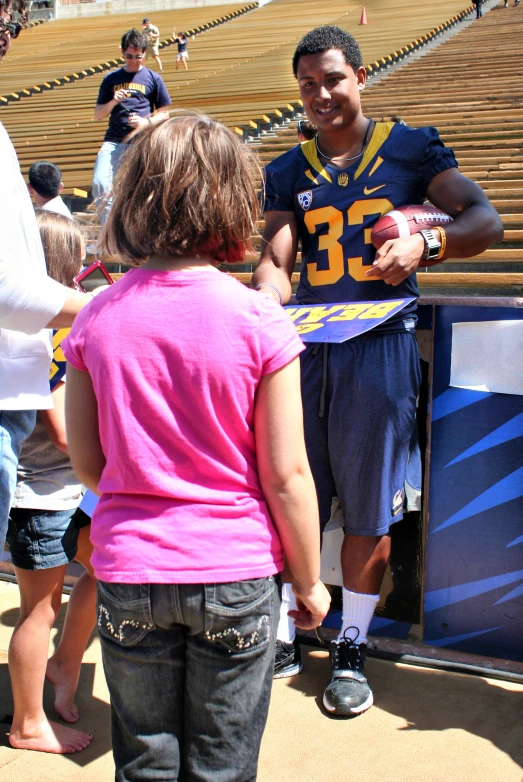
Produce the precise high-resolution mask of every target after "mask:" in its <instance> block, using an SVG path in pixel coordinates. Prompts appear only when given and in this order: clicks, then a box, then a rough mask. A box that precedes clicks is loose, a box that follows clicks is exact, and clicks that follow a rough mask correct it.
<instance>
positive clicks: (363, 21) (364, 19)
mask: <svg viewBox="0 0 523 782" xmlns="http://www.w3.org/2000/svg"><path fill="white" fill-rule="evenodd" d="M360 24H367V12H366V10H365V6H363V10H362V12H361V19H360Z"/></svg>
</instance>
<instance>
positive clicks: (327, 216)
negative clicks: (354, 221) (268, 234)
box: [305, 206, 345, 285]
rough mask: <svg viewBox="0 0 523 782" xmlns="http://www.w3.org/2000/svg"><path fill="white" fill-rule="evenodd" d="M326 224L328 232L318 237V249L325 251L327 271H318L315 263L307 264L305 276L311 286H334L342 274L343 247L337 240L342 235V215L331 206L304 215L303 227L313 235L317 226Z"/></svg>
mask: <svg viewBox="0 0 523 782" xmlns="http://www.w3.org/2000/svg"><path fill="white" fill-rule="evenodd" d="M322 223H327V225H328V226H329V230H328V232H327V233H326V234H323V235H322V236H320V237H319V243H318V249H319V250H327V257H328V259H329V268H328V269H318V264H317V263H309V264H307V276H308V278H309V282H310V284H311V285H334V283H335V282H338V280H341V278H342V277H343V274H344V271H345V270H344V268H343V247H342V246H341V244H340V242H339V239H341V237H342V235H343V213H342V212H340V210H339V209H335V208H334V207H333V206H324V207H322V208H321V209H313V210H312V212H306V213H305V225H306V226H307V229H308V231H309V233H310V234H313V233H314V232H315V230H316V227H317V226H318V225H321V224H322Z"/></svg>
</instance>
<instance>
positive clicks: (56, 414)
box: [40, 381, 69, 454]
mask: <svg viewBox="0 0 523 782" xmlns="http://www.w3.org/2000/svg"><path fill="white" fill-rule="evenodd" d="M52 394H53V404H54V408H53V409H52V410H40V416H41V418H42V423H43V425H44V426H45V428H46V431H47V434H48V435H49V439H50V440H51V442H52V444H53V445H54V447H55V448H58V450H59V451H63V452H64V453H67V454H68V453H69V449H68V447H67V437H66V434H65V383H64V382H63V381H61V382H59V383H57V384H56V386H55V387H54V388H53V392H52Z"/></svg>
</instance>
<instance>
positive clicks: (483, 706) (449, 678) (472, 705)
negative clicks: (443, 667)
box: [289, 646, 523, 768]
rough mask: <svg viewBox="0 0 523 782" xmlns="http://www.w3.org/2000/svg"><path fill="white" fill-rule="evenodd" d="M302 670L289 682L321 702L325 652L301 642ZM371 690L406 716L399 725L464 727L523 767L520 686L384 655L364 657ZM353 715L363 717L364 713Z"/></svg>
mask: <svg viewBox="0 0 523 782" xmlns="http://www.w3.org/2000/svg"><path fill="white" fill-rule="evenodd" d="M302 652H303V653H304V670H303V672H302V673H301V674H300V676H294V677H293V678H292V679H290V680H289V686H291V687H293V688H294V689H296V690H298V691H300V692H302V693H303V694H304V695H306V696H307V697H309V698H314V700H315V702H316V705H317V707H318V709H320V710H321V711H322V712H323V713H324V714H325V717H326V718H328V719H334V720H340V719H343V718H340V717H333V716H332V715H329V714H327V713H326V712H325V710H324V708H323V703H322V701H323V690H324V688H325V685H326V684H327V681H328V679H329V662H328V657H327V655H326V653H325V652H318V650H317V649H313V648H312V647H306V646H302ZM367 674H368V677H369V682H370V683H371V686H372V689H373V692H374V708H377V709H382V710H383V711H386V712H389V713H390V714H393V715H395V716H397V717H400V718H402V719H403V720H405V723H406V724H405V725H404V726H403V727H401V728H399V730H417V731H443V730H463V731H466V732H468V733H471V734H474V735H476V736H479V737H480V738H482V739H485V740H486V741H489V742H491V743H492V745H493V746H495V747H497V748H498V749H499V750H501V751H502V752H505V753H506V754H507V755H508V756H509V757H510V758H512V760H513V761H514V762H515V763H517V764H518V765H519V766H520V767H521V768H523V741H522V739H521V737H522V733H523V692H521V690H519V691H517V692H516V691H513V690H510V689H505V688H504V687H503V686H502V683H501V682H500V683H499V685H498V684H497V683H495V682H493V681H492V680H491V681H486V680H485V679H481V678H480V677H478V676H470V675H464V674H455V673H446V672H444V671H435V670H431V669H430V670H429V669H424V668H416V667H414V666H404V665H395V664H394V663H391V662H386V661H384V660H373V659H370V660H368V661H367ZM355 719H365V715H361V716H360V717H356V718H355Z"/></svg>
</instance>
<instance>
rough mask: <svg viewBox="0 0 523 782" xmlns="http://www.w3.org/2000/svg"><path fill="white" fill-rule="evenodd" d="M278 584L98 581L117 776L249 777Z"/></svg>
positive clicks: (262, 714) (261, 720)
mask: <svg viewBox="0 0 523 782" xmlns="http://www.w3.org/2000/svg"><path fill="white" fill-rule="evenodd" d="M279 587H280V580H279V577H273V576H270V577H268V578H259V579H252V580H247V581H235V582H231V583H226V584H116V583H106V582H98V630H99V633H100V641H101V645H102V657H103V664H104V671H105V677H106V680H107V685H108V687H109V692H110V695H111V721H112V744H113V754H114V761H115V765H116V777H115V778H116V780H117V782H157V780H160V779H165V780H176V779H180V780H182V779H183V780H184V782H201V780H211V779H212V781H213V782H254V780H256V775H257V765H258V754H259V750H260V743H261V738H262V734H263V730H264V728H265V722H266V719H267V711H268V708H269V699H270V693H271V687H272V676H273V669H274V649H275V643H276V629H277V625H278V618H279V610H280V596H279Z"/></svg>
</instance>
